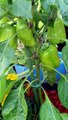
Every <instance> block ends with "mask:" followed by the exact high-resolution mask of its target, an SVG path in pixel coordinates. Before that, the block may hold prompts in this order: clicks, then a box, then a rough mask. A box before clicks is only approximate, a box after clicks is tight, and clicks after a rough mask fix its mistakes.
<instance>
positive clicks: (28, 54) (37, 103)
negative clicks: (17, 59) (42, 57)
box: [25, 47, 39, 109]
mask: <svg viewBox="0 0 68 120" xmlns="http://www.w3.org/2000/svg"><path fill="white" fill-rule="evenodd" d="M25 50H26V54H27V57H28V58H30V57H31V52H30V49H29V48H28V47H25ZM28 66H29V69H30V70H32V69H33V68H32V66H33V62H32V60H30V61H29V60H28ZM30 77H31V80H33V79H34V76H33V73H32V74H31V76H30ZM32 89H33V93H34V98H35V102H36V105H37V109H38V108H39V100H38V95H37V89H36V88H32Z"/></svg>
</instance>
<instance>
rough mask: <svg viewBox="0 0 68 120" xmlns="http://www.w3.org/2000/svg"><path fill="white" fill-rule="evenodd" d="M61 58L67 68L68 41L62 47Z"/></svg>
mask: <svg viewBox="0 0 68 120" xmlns="http://www.w3.org/2000/svg"><path fill="white" fill-rule="evenodd" d="M62 59H63V61H64V63H65V65H66V67H67V69H68V43H66V46H65V47H63V49H62Z"/></svg>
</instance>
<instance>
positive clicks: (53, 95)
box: [46, 90, 68, 113]
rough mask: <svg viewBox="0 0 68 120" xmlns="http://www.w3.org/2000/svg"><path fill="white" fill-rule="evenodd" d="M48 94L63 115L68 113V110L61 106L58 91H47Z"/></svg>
mask: <svg viewBox="0 0 68 120" xmlns="http://www.w3.org/2000/svg"><path fill="white" fill-rule="evenodd" d="M46 92H47V95H48V97H49V98H50V100H51V102H52V103H53V105H54V106H55V107H56V108H58V109H59V111H60V112H61V113H68V109H66V108H65V107H63V105H62V104H61V102H60V100H59V97H58V94H57V91H56V90H52V91H49V90H47V91H46Z"/></svg>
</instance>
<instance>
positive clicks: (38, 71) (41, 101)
mask: <svg viewBox="0 0 68 120" xmlns="http://www.w3.org/2000/svg"><path fill="white" fill-rule="evenodd" d="M37 78H38V81H39V82H40V67H39V63H38V65H37ZM38 95H39V101H40V105H42V103H43V99H42V91H41V87H40V86H39V87H38Z"/></svg>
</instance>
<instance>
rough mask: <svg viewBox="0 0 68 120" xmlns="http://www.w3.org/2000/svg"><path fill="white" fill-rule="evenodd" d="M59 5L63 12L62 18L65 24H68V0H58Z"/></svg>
mask: <svg viewBox="0 0 68 120" xmlns="http://www.w3.org/2000/svg"><path fill="white" fill-rule="evenodd" d="M61 3H62V4H61ZM58 7H59V10H60V12H61V14H62V18H63V20H64V23H65V25H67V26H68V1H67V0H58Z"/></svg>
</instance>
